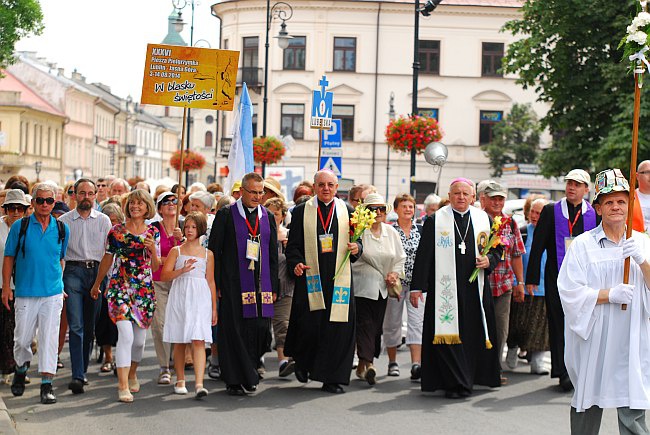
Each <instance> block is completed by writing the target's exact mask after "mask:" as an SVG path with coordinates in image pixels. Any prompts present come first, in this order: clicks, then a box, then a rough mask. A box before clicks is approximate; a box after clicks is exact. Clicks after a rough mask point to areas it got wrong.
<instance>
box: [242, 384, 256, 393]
mask: <svg viewBox="0 0 650 435" xmlns="http://www.w3.org/2000/svg"><path fill="white" fill-rule="evenodd" d="M242 388H243V389H244V391H246V392H247V393H254V392H256V391H257V385H242Z"/></svg>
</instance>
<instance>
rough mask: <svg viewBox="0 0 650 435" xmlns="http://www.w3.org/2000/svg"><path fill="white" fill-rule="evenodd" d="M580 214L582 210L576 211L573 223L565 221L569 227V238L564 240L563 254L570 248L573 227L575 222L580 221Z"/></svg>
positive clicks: (568, 220)
mask: <svg viewBox="0 0 650 435" xmlns="http://www.w3.org/2000/svg"><path fill="white" fill-rule="evenodd" d="M581 214H582V210H578V212H577V213H576V217H575V218H573V222H571V220H570V219H567V224H568V225H569V237H565V238H564V249H565V252H566V250H568V249H569V246H571V242H573V239H574V238H575V237H573V227H574V226H575V224H576V222H578V219H580V215H581Z"/></svg>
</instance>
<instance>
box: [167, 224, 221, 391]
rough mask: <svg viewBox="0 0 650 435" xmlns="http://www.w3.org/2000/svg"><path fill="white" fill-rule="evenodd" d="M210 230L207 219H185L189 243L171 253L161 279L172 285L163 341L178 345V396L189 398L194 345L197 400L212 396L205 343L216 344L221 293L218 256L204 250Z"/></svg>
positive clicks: (176, 350)
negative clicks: (188, 353)
mask: <svg viewBox="0 0 650 435" xmlns="http://www.w3.org/2000/svg"><path fill="white" fill-rule="evenodd" d="M206 228H207V221H206V217H205V215H204V214H203V213H200V212H191V213H189V214H188V215H187V216H186V217H185V226H184V228H183V233H184V235H185V237H186V241H185V243H183V244H182V245H181V246H179V247H176V248H174V249H172V250H171V251H169V255H168V257H167V261H166V262H165V265H164V266H163V270H162V273H161V279H162V280H163V281H171V280H173V282H172V286H171V289H170V290H169V299H168V301H167V307H166V310H165V326H164V330H163V341H164V342H166V343H173V344H174V368H175V369H176V384H175V385H174V393H176V394H187V388H185V347H186V345H187V344H190V343H191V344H192V354H193V360H194V375H195V393H196V395H195V397H196V398H197V399H200V398H202V397H205V396H206V395H207V394H208V390H206V389H205V388H204V387H203V373H204V371H205V359H206V356H205V343H206V342H207V343H212V329H211V326H212V325H216V323H217V292H216V286H215V283H214V256H213V254H212V252H211V251H209V250H208V249H206V248H204V247H202V246H201V243H200V237H201V236H202V235H204V234H205V232H206Z"/></svg>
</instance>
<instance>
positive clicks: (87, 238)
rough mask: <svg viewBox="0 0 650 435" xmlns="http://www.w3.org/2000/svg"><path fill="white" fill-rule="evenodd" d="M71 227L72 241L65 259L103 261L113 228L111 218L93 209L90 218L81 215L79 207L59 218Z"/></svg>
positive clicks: (69, 243)
mask: <svg viewBox="0 0 650 435" xmlns="http://www.w3.org/2000/svg"><path fill="white" fill-rule="evenodd" d="M59 220H60V221H61V222H64V223H66V224H67V225H68V227H69V228H70V241H69V242H68V250H67V252H66V255H65V261H87V260H95V261H101V260H102V258H103V257H104V253H105V252H106V251H105V247H106V236H107V235H108V232H109V231H110V230H111V227H112V225H111V220H110V219H109V218H108V216H106V215H105V214H103V213H101V212H99V211H97V210H95V209H92V210H91V211H90V215H89V216H88V218H86V219H84V218H82V217H81V216H80V215H79V212H78V211H77V209H74V210H72V211H69V212H67V213H65V214H64V215H63V216H61V217H60V218H59Z"/></svg>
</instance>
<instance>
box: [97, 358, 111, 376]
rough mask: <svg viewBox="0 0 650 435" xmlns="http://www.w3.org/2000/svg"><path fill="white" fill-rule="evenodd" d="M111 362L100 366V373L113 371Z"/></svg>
mask: <svg viewBox="0 0 650 435" xmlns="http://www.w3.org/2000/svg"><path fill="white" fill-rule="evenodd" d="M113 365H114V364H113V362H112V361H107V362H105V363H104V364H102V367H101V368H100V369H99V371H100V373H110V372H112V371H113Z"/></svg>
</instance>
